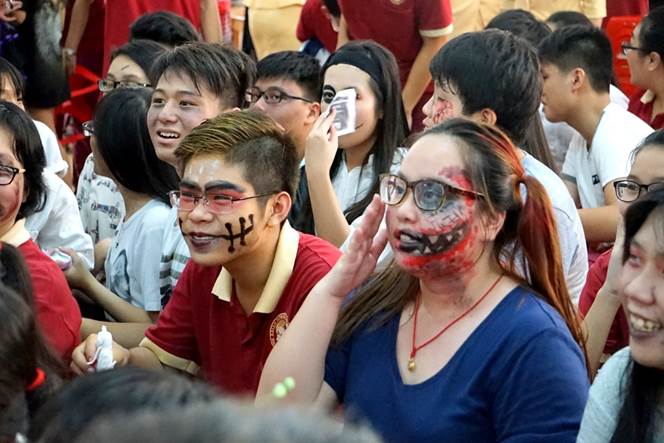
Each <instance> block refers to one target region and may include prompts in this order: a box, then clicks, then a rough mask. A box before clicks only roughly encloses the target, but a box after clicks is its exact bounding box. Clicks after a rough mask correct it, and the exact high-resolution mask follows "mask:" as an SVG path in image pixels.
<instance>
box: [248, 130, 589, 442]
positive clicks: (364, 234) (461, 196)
mask: <svg viewBox="0 0 664 443" xmlns="http://www.w3.org/2000/svg"><path fill="white" fill-rule="evenodd" d="M523 195H525V196H526V198H525V199H522V196H523ZM380 200H381V201H382V203H381V202H380V201H378V199H376V198H374V200H373V201H372V204H371V205H370V206H369V207H368V209H367V211H366V212H365V214H364V220H363V223H362V224H361V226H359V227H358V229H357V231H355V232H354V234H353V237H352V239H351V242H350V243H351V244H350V246H349V248H348V251H347V252H346V254H345V255H344V256H342V258H341V259H340V260H339V262H338V263H337V265H336V266H335V267H334V268H333V269H332V271H330V273H329V274H328V275H327V276H326V277H325V278H323V279H322V280H321V281H320V282H319V283H318V285H317V286H316V287H315V288H314V289H313V290H312V291H311V294H310V295H309V297H308V298H307V300H306V301H305V302H304V305H303V306H302V308H301V309H300V312H299V313H298V315H297V317H296V318H295V319H294V320H293V322H292V323H291V325H290V327H289V329H288V330H287V331H286V333H285V334H284V335H283V337H282V338H281V340H280V341H279V342H278V343H277V345H276V346H275V348H274V350H273V351H272V354H270V357H269V358H268V361H267V362H266V364H265V368H264V371H263V377H262V378H261V384H260V387H259V397H260V398H262V399H267V398H268V397H269V395H270V392H271V389H272V387H273V386H274V385H275V383H277V382H278V381H279V380H283V378H284V377H286V376H291V377H293V378H294V379H295V380H297V388H296V389H295V390H294V391H292V392H289V394H288V397H287V398H288V399H291V400H293V401H299V402H303V403H318V404H320V405H322V406H326V407H334V405H336V404H338V403H343V404H344V407H345V410H346V411H348V412H350V413H351V414H352V416H353V417H358V418H360V419H362V420H366V421H368V422H369V423H370V424H371V425H372V426H373V428H374V429H376V430H377V431H378V432H379V433H380V434H382V436H383V438H384V439H385V441H388V442H419V443H422V442H424V443H426V442H441V441H469V442H470V441H472V442H474V443H477V442H496V441H508V440H509V441H513V442H517V441H519V442H521V441H523V442H526V441H529V442H530V441H547V442H571V441H574V438H575V437H576V433H577V430H578V426H579V422H580V420H581V414H582V410H583V407H584V405H585V402H586V396H587V389H588V377H587V372H586V368H585V364H584V357H583V351H582V350H581V348H580V347H579V344H580V343H581V344H582V342H583V340H582V335H581V331H580V326H579V323H578V320H577V318H576V314H575V311H574V308H573V306H572V303H571V301H570V298H569V294H568V292H567V287H566V285H565V281H564V276H563V271H562V266H561V264H560V252H559V245H558V240H557V235H556V230H555V222H554V218H553V215H552V209H551V203H550V202H549V200H548V197H547V196H546V192H545V190H544V188H543V186H542V185H541V184H540V183H539V182H538V181H537V180H536V179H534V178H532V177H530V176H527V175H525V173H524V170H523V167H522V166H521V165H520V163H519V161H518V157H517V153H516V149H515V148H514V146H513V145H512V144H511V142H510V141H509V139H508V138H507V136H506V135H504V134H503V133H502V132H499V131H498V130H496V129H492V128H490V127H487V126H479V125H478V124H476V123H473V122H471V121H468V120H465V119H452V120H449V121H447V122H445V123H443V124H441V125H439V126H437V127H435V128H433V129H431V130H429V131H428V132H426V133H425V134H424V135H423V136H422V137H421V138H420V139H419V140H418V141H417V142H416V143H415V144H414V145H413V146H412V148H411V149H410V151H409V152H408V154H407V155H406V157H405V158H404V161H403V163H402V164H401V167H400V169H399V172H398V174H391V175H384V176H383V177H382V178H381V181H380ZM384 204H385V205H387V211H386V224H387V232H385V231H382V230H381V231H380V232H378V227H379V225H380V222H381V218H382V214H383V213H384V212H385V208H384V206H383V205H384ZM377 232H378V233H377ZM387 241H389V243H390V246H391V247H392V249H393V251H394V262H393V263H392V264H391V265H390V266H389V267H387V268H386V269H385V270H382V271H380V272H379V273H378V274H376V275H374V276H372V278H371V279H369V280H367V279H368V278H369V277H370V274H371V273H372V272H373V270H374V268H375V266H376V261H377V259H378V255H379V253H380V251H382V250H383V248H384V246H385V243H386V242H387ZM506 245H511V247H510V248H507V247H506ZM519 247H520V248H521V250H522V251H523V256H524V257H525V258H526V259H527V267H528V271H529V272H528V274H529V275H530V276H531V280H532V281H531V283H530V285H528V284H527V283H526V282H525V281H523V280H522V279H520V278H519V277H518V275H517V272H516V269H517V268H516V267H517V265H518V262H519V258H517V257H518V255H517V254H515V252H514V251H515V250H516V249H515V248H519ZM356 288H357V289H356ZM349 293H352V295H351V296H350V297H346V296H347V294H349ZM302 350H306V351H305V352H302ZM554 404H555V407H551V405H554Z"/></svg>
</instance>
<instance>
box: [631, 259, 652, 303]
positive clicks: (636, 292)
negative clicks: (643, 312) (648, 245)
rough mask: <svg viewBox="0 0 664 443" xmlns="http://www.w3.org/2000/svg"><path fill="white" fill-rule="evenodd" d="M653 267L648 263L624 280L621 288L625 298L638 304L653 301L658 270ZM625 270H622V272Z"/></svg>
mask: <svg viewBox="0 0 664 443" xmlns="http://www.w3.org/2000/svg"><path fill="white" fill-rule="evenodd" d="M654 268H655V266H654V265H652V264H649V263H648V264H646V265H645V266H644V267H643V268H642V269H640V270H639V271H638V273H637V274H636V275H634V276H633V278H631V279H630V280H629V281H628V282H626V284H625V285H624V289H623V295H624V296H625V298H626V299H628V300H629V301H632V302H635V303H638V304H640V305H651V304H653V303H654V302H655V290H656V284H655V282H656V281H657V276H658V272H657V270H656V269H654ZM625 272H626V271H625V270H623V273H625ZM623 275H624V274H623ZM623 279H624V277H623Z"/></svg>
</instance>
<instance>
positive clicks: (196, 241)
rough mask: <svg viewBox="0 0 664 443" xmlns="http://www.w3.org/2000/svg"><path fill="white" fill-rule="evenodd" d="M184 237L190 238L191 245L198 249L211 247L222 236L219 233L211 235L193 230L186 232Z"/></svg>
mask: <svg viewBox="0 0 664 443" xmlns="http://www.w3.org/2000/svg"><path fill="white" fill-rule="evenodd" d="M184 237H185V238H186V239H188V240H189V243H190V245H191V246H192V247H194V248H196V249H205V248H207V247H210V246H212V245H213V244H214V243H215V242H217V241H218V240H219V239H220V238H221V237H220V236H218V235H210V234H206V233H202V232H191V233H188V234H184Z"/></svg>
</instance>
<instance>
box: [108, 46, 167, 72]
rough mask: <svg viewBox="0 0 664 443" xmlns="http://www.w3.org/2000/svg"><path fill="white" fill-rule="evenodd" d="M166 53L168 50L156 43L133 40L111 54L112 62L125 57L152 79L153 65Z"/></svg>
mask: <svg viewBox="0 0 664 443" xmlns="http://www.w3.org/2000/svg"><path fill="white" fill-rule="evenodd" d="M164 52H166V48H164V47H163V46H162V45H160V44H159V43H156V42H154V41H151V40H132V41H130V42H129V43H125V44H124V45H122V46H120V47H119V48H117V49H116V50H115V51H113V52H112V53H111V61H113V59H115V58H116V57H117V56H120V55H124V56H125V57H127V58H129V59H131V60H132V61H133V62H134V63H136V64H137V65H138V66H140V67H141V69H142V70H143V72H144V73H145V76H146V77H147V78H150V77H151V70H152V64H153V63H154V61H155V59H156V58H157V57H159V56H160V55H161V54H163V53H164Z"/></svg>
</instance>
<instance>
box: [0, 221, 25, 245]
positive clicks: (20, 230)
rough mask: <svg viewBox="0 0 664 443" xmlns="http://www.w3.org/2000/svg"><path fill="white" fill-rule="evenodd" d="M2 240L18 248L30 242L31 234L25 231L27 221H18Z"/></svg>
mask: <svg viewBox="0 0 664 443" xmlns="http://www.w3.org/2000/svg"><path fill="white" fill-rule="evenodd" d="M0 240H1V241H3V242H5V243H9V244H10V245H12V246H14V247H16V248H18V247H19V246H21V245H22V244H23V243H25V242H27V241H28V240H30V233H29V232H28V230H27V229H25V219H21V220H18V221H17V222H16V223H14V226H12V227H11V229H10V230H9V231H7V232H6V233H5V235H3V236H2V237H1V238H0Z"/></svg>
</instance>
